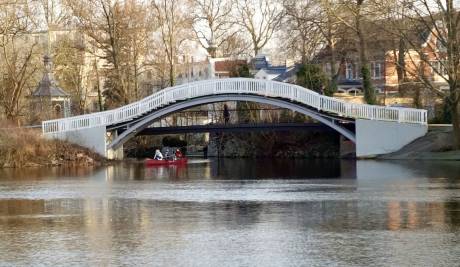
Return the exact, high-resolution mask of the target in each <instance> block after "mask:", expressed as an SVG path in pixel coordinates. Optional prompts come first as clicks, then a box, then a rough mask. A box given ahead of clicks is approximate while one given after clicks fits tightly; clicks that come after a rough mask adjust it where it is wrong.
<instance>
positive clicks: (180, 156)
mask: <svg viewBox="0 0 460 267" xmlns="http://www.w3.org/2000/svg"><path fill="white" fill-rule="evenodd" d="M174 156H176V159H181V158H183V157H184V154H182V152H181V151H180V149H179V148H178V149H176V153H174Z"/></svg>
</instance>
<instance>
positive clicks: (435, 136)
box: [378, 125, 460, 160]
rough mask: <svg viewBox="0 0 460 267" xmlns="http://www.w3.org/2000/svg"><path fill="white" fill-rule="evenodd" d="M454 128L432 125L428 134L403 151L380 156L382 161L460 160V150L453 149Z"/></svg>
mask: <svg viewBox="0 0 460 267" xmlns="http://www.w3.org/2000/svg"><path fill="white" fill-rule="evenodd" d="M452 134H453V133H452V127H451V126H444V125H443V126H436V125H430V127H429V131H428V133H427V134H426V135H425V136H423V137H420V138H418V139H416V140H414V141H413V142H412V143H410V144H408V145H407V146H405V147H403V148H402V149H401V150H399V151H397V152H394V153H390V154H386V155H382V156H379V157H378V158H380V159H395V160H400V159H410V160H460V150H454V149H453V143H452V140H453V138H452Z"/></svg>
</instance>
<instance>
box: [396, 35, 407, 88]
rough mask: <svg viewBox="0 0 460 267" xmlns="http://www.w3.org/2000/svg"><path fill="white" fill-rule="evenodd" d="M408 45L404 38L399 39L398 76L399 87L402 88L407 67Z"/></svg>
mask: <svg viewBox="0 0 460 267" xmlns="http://www.w3.org/2000/svg"><path fill="white" fill-rule="evenodd" d="M405 57H406V43H405V42H404V38H400V39H399V46H398V63H397V64H396V73H397V75H398V87H400V86H401V83H402V82H403V81H404V79H405V78H406V77H405V71H404V69H405V67H406V61H405Z"/></svg>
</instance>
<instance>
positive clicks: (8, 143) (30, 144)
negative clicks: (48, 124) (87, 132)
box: [0, 128, 105, 168]
mask: <svg viewBox="0 0 460 267" xmlns="http://www.w3.org/2000/svg"><path fill="white" fill-rule="evenodd" d="M104 162H105V159H104V158H103V157H101V156H99V155H98V154H96V153H94V152H92V151H91V150H89V149H87V148H83V147H80V146H77V145H74V144H71V143H68V142H64V141H59V140H47V139H44V138H42V136H41V134H40V131H37V130H32V129H18V128H12V129H2V130H0V168H1V167H3V168H8V167H11V168H20V167H35V166H58V165H98V164H101V163H104Z"/></svg>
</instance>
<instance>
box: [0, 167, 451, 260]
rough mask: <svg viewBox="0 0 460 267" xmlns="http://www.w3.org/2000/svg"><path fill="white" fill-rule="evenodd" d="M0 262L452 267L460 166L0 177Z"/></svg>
mask: <svg viewBox="0 0 460 267" xmlns="http://www.w3.org/2000/svg"><path fill="white" fill-rule="evenodd" d="M0 239H1V242H0V266H10V265H23V266H39V265H46V266H49V265H75V266H82V265H83V266H88V265H91V266H94V265H96V266H101V265H102V266H107V265H150V266H152V265H153V266H370V265H372V266H458V262H459V260H460V164H459V163H456V162H405V163H397V162H391V161H390V162H375V161H359V162H355V161H333V160H331V161H306V160H285V161H266V160H256V161H253V160H223V161H220V162H217V161H213V160H211V161H206V160H195V161H192V162H191V163H190V164H189V165H188V166H187V167H160V168H159V167H154V168H145V167H144V166H143V165H142V164H118V165H115V166H108V167H101V168H48V169H33V168H31V169H23V170H1V171H0Z"/></svg>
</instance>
